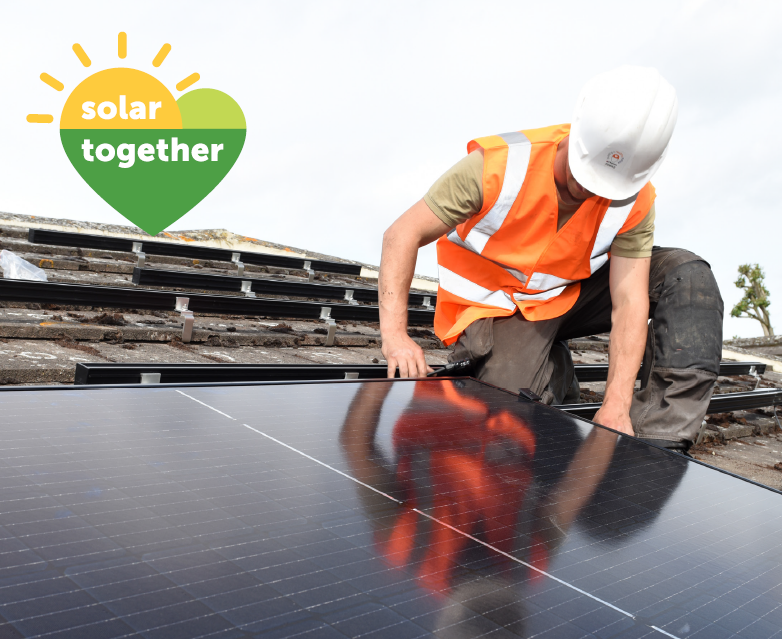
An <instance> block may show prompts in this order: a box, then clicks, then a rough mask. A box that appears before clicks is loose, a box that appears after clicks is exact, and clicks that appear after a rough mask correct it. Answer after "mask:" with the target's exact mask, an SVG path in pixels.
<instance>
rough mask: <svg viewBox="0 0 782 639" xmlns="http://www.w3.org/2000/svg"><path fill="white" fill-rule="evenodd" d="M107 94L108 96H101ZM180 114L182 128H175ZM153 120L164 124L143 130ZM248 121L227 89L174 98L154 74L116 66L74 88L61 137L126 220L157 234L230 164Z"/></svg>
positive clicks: (87, 179)
mask: <svg viewBox="0 0 782 639" xmlns="http://www.w3.org/2000/svg"><path fill="white" fill-rule="evenodd" d="M101 91H102V92H103V93H101ZM145 92H146V93H145ZM115 94H116V97H114V96H115ZM166 95H167V96H168V99H166ZM94 96H102V97H94ZM128 96H131V97H128ZM139 96H141V99H139ZM144 96H146V99H144ZM157 96H161V98H160V100H158V101H157V102H156V100H155V98H156V97H157ZM87 97H90V98H93V99H91V100H89V101H87V100H86V98H87ZM103 98H108V99H105V100H104V101H103V102H100V100H101V99H103ZM153 113H154V114H155V117H153ZM180 116H181V123H182V128H174V127H178V125H179V122H180ZM161 118H162V119H163V121H161ZM153 120H156V121H159V122H161V128H145V127H148V126H149V125H150V124H151V123H152V121H153ZM246 126H247V124H246V122H245V118H244V114H243V113H242V109H241V108H240V107H239V105H238V104H237V103H236V101H234V99H233V98H231V96H229V95H228V94H226V93H223V92H222V91H218V90H216V89H196V90H194V91H190V92H189V93H186V94H184V95H183V96H181V97H180V98H179V99H178V100H177V101H176V102H174V101H173V96H171V94H170V93H168V91H167V90H166V89H165V87H163V85H160V84H159V83H158V82H157V80H155V79H154V78H152V77H151V76H149V75H147V74H144V73H142V72H140V71H136V70H133V69H123V68H117V69H109V70H106V71H101V72H98V73H96V74H94V75H92V76H90V77H89V78H87V80H85V82H83V83H82V84H81V85H79V87H77V89H76V90H74V93H72V94H71V96H70V97H69V99H68V102H66V105H65V108H64V109H63V117H62V118H61V128H60V139H61V140H62V145H63V148H64V149H65V153H66V154H67V155H68V159H69V160H70V161H71V164H73V166H74V168H75V169H76V171H78V173H79V175H81V177H82V178H84V181H85V182H87V184H89V185H90V187H92V189H93V190H94V191H95V192H96V193H97V194H98V195H100V197H102V198H103V199H104V200H105V201H106V202H107V203H108V204H109V205H110V206H111V207H113V208H114V209H116V210H117V211H118V212H119V213H121V214H122V215H123V216H125V217H126V218H127V219H128V220H130V221H131V222H133V223H134V224H135V225H136V226H138V227H139V228H141V229H143V230H145V231H146V232H147V233H149V234H150V235H156V234H157V233H159V232H160V231H162V230H164V229H166V228H167V227H169V226H170V225H171V224H173V223H174V222H176V221H177V220H178V219H179V218H181V217H182V216H183V215H185V214H186V213H187V212H188V211H190V210H191V209H192V208H193V207H194V206H196V205H197V204H198V203H199V202H200V201H201V200H203V199H204V198H205V197H206V196H207V195H209V193H211V192H212V190H213V189H214V188H215V187H216V186H217V185H218V184H219V183H220V181H221V180H222V179H223V178H224V177H225V176H226V174H227V173H228V172H229V171H230V170H231V168H232V167H233V165H234V164H235V163H236V160H237V159H238V157H239V154H240V153H241V152H242V147H243V146H244V140H245V136H246ZM82 127H83V128H82ZM162 127H166V128H162Z"/></svg>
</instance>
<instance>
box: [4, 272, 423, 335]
mask: <svg viewBox="0 0 782 639" xmlns="http://www.w3.org/2000/svg"><path fill="white" fill-rule="evenodd" d="M183 296H185V294H183V293H177V292H175V291H158V290H152V289H140V288H119V287H113V286H91V285H87V284H61V283H55V282H28V281H23V280H7V279H0V300H4V301H13V302H28V303H38V304H41V303H44V304H71V305H74V306H96V307H114V308H125V309H130V310H132V309H155V310H168V311H173V310H174V309H175V307H176V298H177V297H183ZM186 297H188V298H189V300H190V302H189V305H188V308H189V309H190V310H191V311H193V312H195V313H199V312H205V313H220V314H223V313H225V314H232V313H233V314H238V315H265V316H267V317H283V318H289V317H292V318H297V319H314V320H317V319H319V318H320V315H321V309H323V308H324V307H326V308H330V309H331V318H332V319H335V320H353V321H368V322H377V321H378V319H379V312H378V308H377V306H364V305H354V304H334V303H333V302H307V301H297V300H279V299H273V298H262V297H240V296H238V295H236V296H233V295H230V296H229V295H207V294H203V293H187V294H186ZM408 322H409V323H410V324H414V325H423V326H431V325H432V323H433V322H434V311H430V310H425V309H418V308H411V309H409V310H408Z"/></svg>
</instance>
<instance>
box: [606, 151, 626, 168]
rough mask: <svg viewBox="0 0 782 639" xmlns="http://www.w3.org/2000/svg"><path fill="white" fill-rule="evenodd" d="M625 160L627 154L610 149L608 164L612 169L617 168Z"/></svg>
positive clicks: (607, 157)
mask: <svg viewBox="0 0 782 639" xmlns="http://www.w3.org/2000/svg"><path fill="white" fill-rule="evenodd" d="M624 160H625V156H624V155H623V154H622V152H621V151H609V152H608V155H607V156H606V166H610V167H611V168H612V169H615V168H616V167H618V166H619V165H620V164H621V163H622V162H624Z"/></svg>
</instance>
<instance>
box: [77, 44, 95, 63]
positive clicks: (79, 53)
mask: <svg viewBox="0 0 782 639" xmlns="http://www.w3.org/2000/svg"><path fill="white" fill-rule="evenodd" d="M73 52H74V53H75V54H76V57H77V58H79V62H81V63H82V64H83V65H84V66H85V67H88V66H90V65H91V64H92V60H90V57H89V56H88V55H87V54H86V53H85V52H84V49H82V48H81V45H80V44H79V43H78V42H77V43H76V44H74V45H73Z"/></svg>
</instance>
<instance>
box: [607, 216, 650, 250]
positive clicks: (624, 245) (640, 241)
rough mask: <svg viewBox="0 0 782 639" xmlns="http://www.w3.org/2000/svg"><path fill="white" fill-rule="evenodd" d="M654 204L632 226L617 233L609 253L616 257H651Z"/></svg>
mask: <svg viewBox="0 0 782 639" xmlns="http://www.w3.org/2000/svg"><path fill="white" fill-rule="evenodd" d="M654 215H655V213H654V204H652V208H650V209H649V212H648V213H647V214H646V217H644V219H642V220H641V221H640V222H639V223H638V224H636V225H635V226H634V227H633V228H631V229H630V230H629V231H626V232H625V233H622V234H621V235H617V236H616V238H614V241H613V243H612V244H611V255H616V256H617V257H651V255H652V246H653V245H654Z"/></svg>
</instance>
